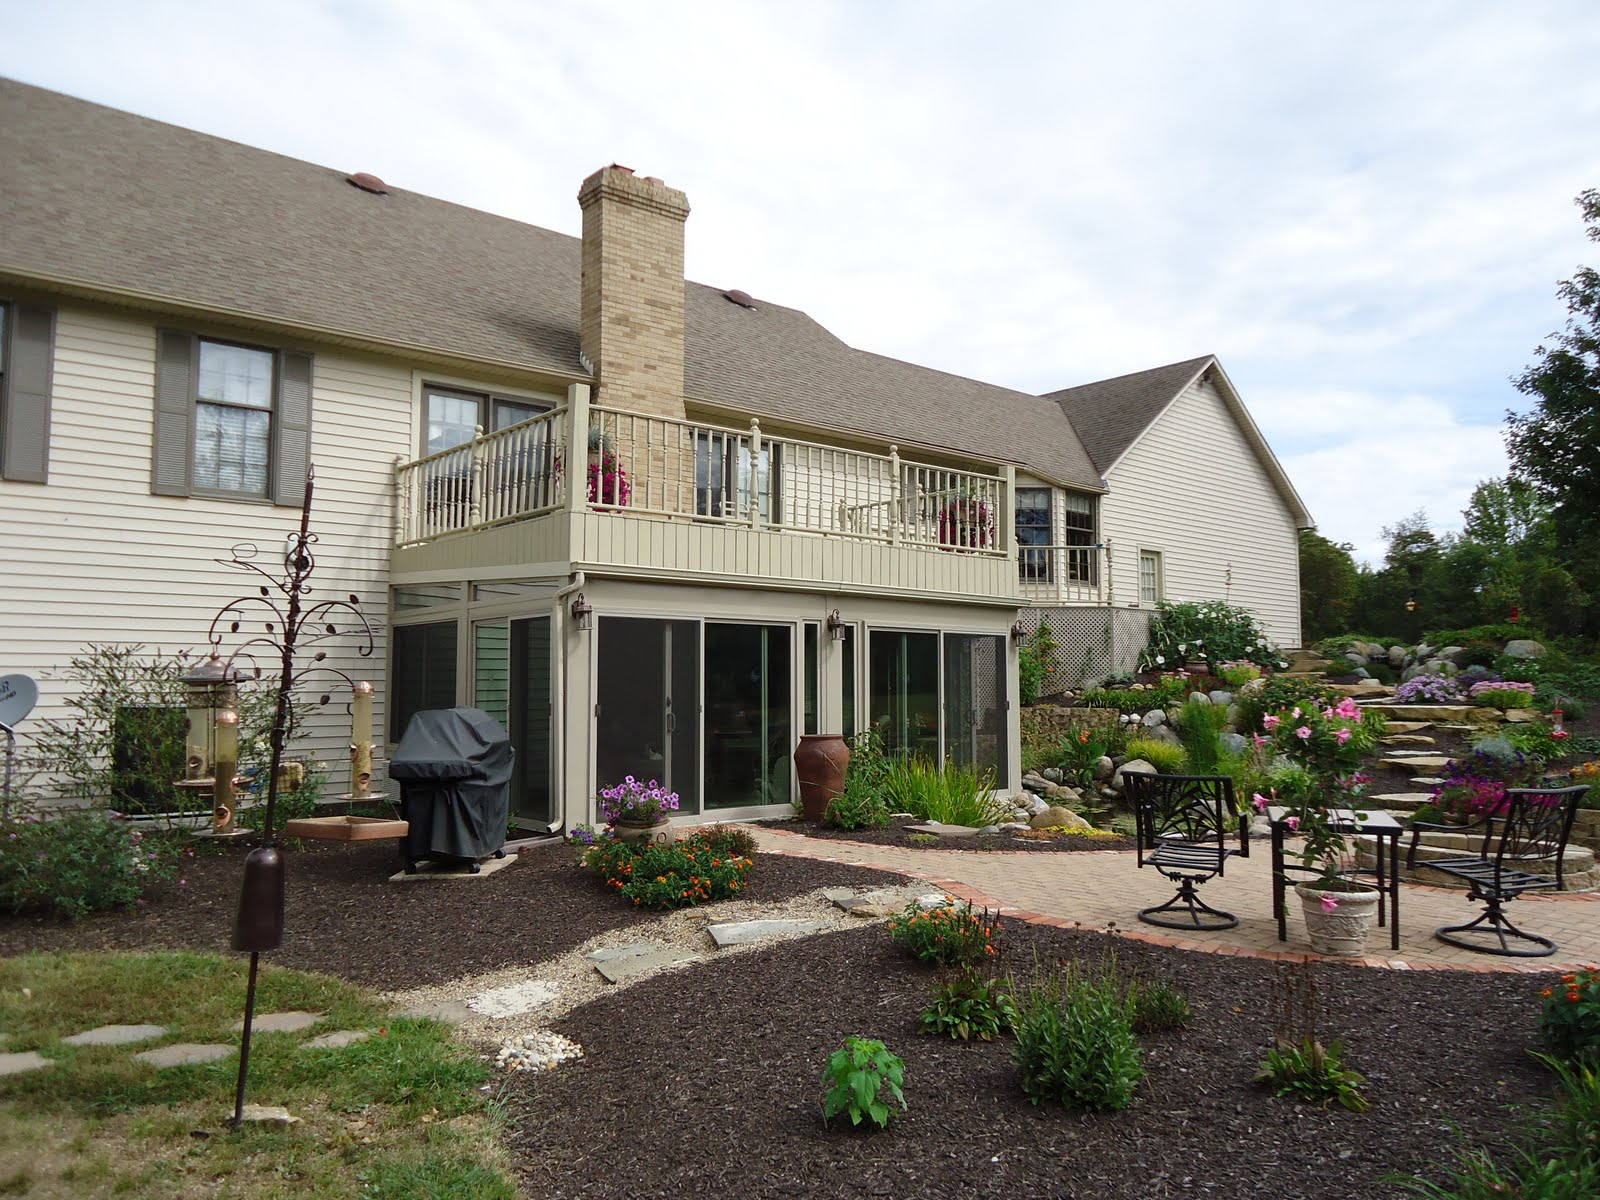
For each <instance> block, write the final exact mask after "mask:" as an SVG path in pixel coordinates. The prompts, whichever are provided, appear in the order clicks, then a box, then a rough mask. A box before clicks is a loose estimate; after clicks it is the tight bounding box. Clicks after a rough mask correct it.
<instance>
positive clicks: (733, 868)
mask: <svg viewBox="0 0 1600 1200" xmlns="http://www.w3.org/2000/svg"><path fill="white" fill-rule="evenodd" d="M581 864H582V865H583V866H584V867H586V868H587V869H589V870H590V871H593V872H594V873H595V874H597V875H599V876H600V878H601V879H603V880H604V881H605V884H606V886H607V887H612V888H615V889H616V890H617V891H618V892H619V893H621V895H622V896H623V897H624V898H625V899H628V900H631V901H633V903H634V904H636V905H638V906H640V907H644V908H662V909H673V908H687V907H689V906H691V905H695V904H706V903H709V902H710V901H713V900H726V899H728V898H729V897H731V896H735V895H737V894H738V893H739V890H740V889H741V888H743V887H744V884H745V878H746V877H747V876H748V875H749V874H750V868H751V867H753V866H754V865H755V860H754V859H753V858H752V857H750V856H749V855H747V854H737V853H733V852H731V851H730V850H728V849H726V848H725V845H724V844H723V843H719V841H718V840H717V838H716V837H715V835H712V834H706V833H692V834H690V835H689V836H688V837H686V838H681V839H679V840H678V841H676V842H673V843H671V844H670V845H667V846H651V847H648V848H645V849H642V850H641V849H636V848H635V847H633V846H631V845H629V844H628V843H626V842H620V841H615V840H613V839H611V838H597V839H596V840H595V842H594V844H593V845H592V846H590V847H589V848H588V849H587V850H585V851H584V853H583V858H582V860H581Z"/></svg>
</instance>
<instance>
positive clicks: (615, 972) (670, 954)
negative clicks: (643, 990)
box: [594, 950, 700, 983]
mask: <svg viewBox="0 0 1600 1200" xmlns="http://www.w3.org/2000/svg"><path fill="white" fill-rule="evenodd" d="M699 957H700V956H699V955H698V954H691V953H690V952H689V951H687V950H656V951H653V952H652V953H650V954H636V955H634V956H632V957H631V958H613V959H608V960H607V961H605V962H598V963H595V965H594V969H595V970H596V971H599V972H600V976H601V978H602V979H604V980H605V981H606V982H607V983H621V982H623V981H624V980H626V979H635V978H637V977H638V976H640V975H649V974H651V973H652V972H655V971H659V970H660V969H661V968H662V967H670V966H672V965H673V964H674V963H681V962H694V961H695V960H696V959H698V958H699Z"/></svg>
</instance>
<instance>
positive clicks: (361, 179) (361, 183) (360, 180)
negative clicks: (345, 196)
mask: <svg viewBox="0 0 1600 1200" xmlns="http://www.w3.org/2000/svg"><path fill="white" fill-rule="evenodd" d="M344 181H345V182H346V183H348V184H349V185H350V186H351V187H358V188H360V189H361V190H362V191H363V192H371V193H372V194H373V195H374V196H387V195H388V194H389V185H388V184H387V183H385V182H384V181H383V180H381V179H379V178H378V177H377V176H376V175H372V174H369V173H368V172H366V171H357V172H356V173H355V174H354V175H346V176H345V177H344Z"/></svg>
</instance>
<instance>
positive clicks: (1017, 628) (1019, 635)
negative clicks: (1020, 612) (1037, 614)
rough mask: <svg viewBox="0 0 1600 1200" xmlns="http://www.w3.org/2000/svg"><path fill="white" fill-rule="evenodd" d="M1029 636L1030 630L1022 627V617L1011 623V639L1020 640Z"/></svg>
mask: <svg viewBox="0 0 1600 1200" xmlns="http://www.w3.org/2000/svg"><path fill="white" fill-rule="evenodd" d="M1027 636H1028V631H1027V630H1026V629H1024V628H1023V627H1022V618H1021V617H1018V618H1017V619H1016V620H1015V621H1014V622H1012V625H1011V640H1012V641H1013V642H1020V641H1021V640H1022V639H1023V638H1025V637H1027Z"/></svg>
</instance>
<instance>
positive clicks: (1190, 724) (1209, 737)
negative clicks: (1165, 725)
mask: <svg viewBox="0 0 1600 1200" xmlns="http://www.w3.org/2000/svg"><path fill="white" fill-rule="evenodd" d="M1227 724H1228V710H1227V709H1226V708H1224V707H1222V706H1221V705H1219V704H1213V703H1211V701H1209V700H1198V699H1193V698H1191V699H1189V700H1186V701H1184V704H1183V709H1182V711H1181V712H1180V713H1179V715H1178V736H1179V737H1181V738H1182V739H1183V751H1184V756H1185V758H1186V760H1187V762H1188V767H1187V769H1188V771H1189V772H1190V773H1191V774H1194V775H1214V774H1216V772H1217V766H1218V760H1219V755H1220V753H1221V750H1222V746H1221V742H1220V741H1219V739H1220V738H1221V737H1222V732H1223V730H1224V729H1226V728H1227Z"/></svg>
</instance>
